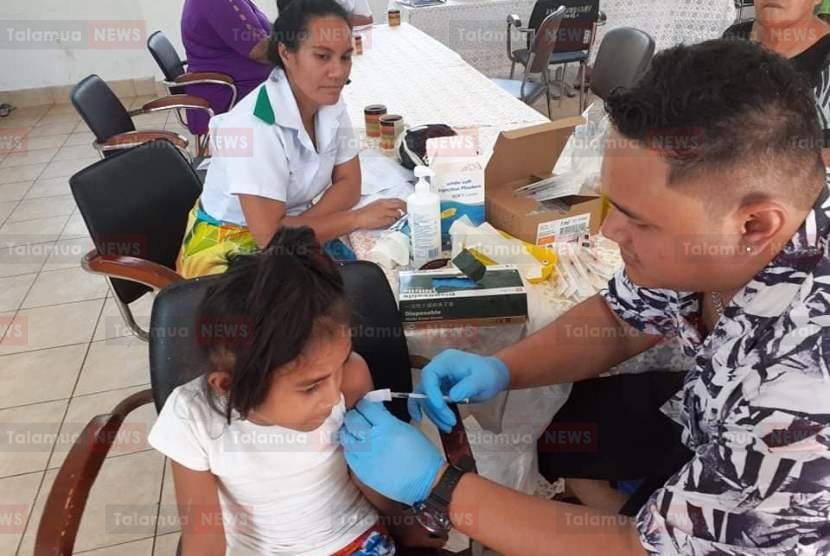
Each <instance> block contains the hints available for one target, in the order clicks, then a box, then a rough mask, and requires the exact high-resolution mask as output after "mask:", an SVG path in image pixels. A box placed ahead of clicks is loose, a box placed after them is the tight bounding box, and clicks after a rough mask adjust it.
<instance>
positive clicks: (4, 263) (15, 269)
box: [0, 236, 51, 278]
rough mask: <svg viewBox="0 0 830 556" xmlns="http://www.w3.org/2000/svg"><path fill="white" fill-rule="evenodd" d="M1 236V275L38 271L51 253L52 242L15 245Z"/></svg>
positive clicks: (16, 274)
mask: <svg viewBox="0 0 830 556" xmlns="http://www.w3.org/2000/svg"><path fill="white" fill-rule="evenodd" d="M9 237H10V236H5V238H0V277H4V278H5V277H7V276H19V275H21V274H31V273H33V272H38V271H39V270H40V269H41V267H42V266H43V263H44V261H46V257H47V256H48V255H49V253H50V245H51V243H42V244H32V245H15V244H11V243H9V244H7V243H6V242H5V241H4V239H8V238H9Z"/></svg>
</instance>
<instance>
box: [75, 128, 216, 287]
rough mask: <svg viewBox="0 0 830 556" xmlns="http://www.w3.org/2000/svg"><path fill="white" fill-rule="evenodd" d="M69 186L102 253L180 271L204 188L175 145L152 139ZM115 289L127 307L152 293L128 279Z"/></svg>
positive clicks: (92, 168)
mask: <svg viewBox="0 0 830 556" xmlns="http://www.w3.org/2000/svg"><path fill="white" fill-rule="evenodd" d="M69 186H70V188H71V189H72V195H73V196H74V197H75V202H76V203H77V204H78V209H79V210H80V212H81V216H83V219H84V222H85V223H86V227H87V229H88V230H89V235H90V236H91V237H92V241H93V243H94V244H95V248H96V250H97V251H98V253H99V254H101V255H125V256H131V257H138V258H141V259H146V260H148V261H152V262H154V263H158V264H160V265H163V266H166V267H168V268H171V269H174V268H175V265H176V257H177V256H178V253H179V249H180V248H181V245H182V238H183V237H184V232H185V226H186V225H187V216H188V213H189V211H190V209H191V208H193V205H194V204H195V202H196V199H197V198H198V197H199V195H200V194H201V192H202V184H201V182H200V181H199V178H198V176H196V173H195V172H194V171H193V168H192V167H191V166H190V164H189V163H188V162H187V160H186V159H185V158H184V156H182V154H181V152H179V150H178V149H177V148H176V147H174V146H173V145H172V144H171V143H169V142H168V141H152V142H150V143H145V144H143V145H140V146H138V147H135V148H134V149H129V150H127V151H124V152H122V153H120V154H118V155H117V156H112V157H109V158H105V159H103V160H100V161H98V162H96V163H95V164H93V165H92V166H89V167H88V168H84V169H83V170H81V171H80V172H78V173H77V174H75V175H74V176H72V177H71V178H69ZM112 285H113V289H114V290H115V295H117V296H118V298H119V299H120V300H121V301H122V302H124V303H131V302H133V301H135V300H136V299H138V298H139V297H141V296H142V295H144V294H145V293H147V292H148V291H150V288H148V287H146V286H143V285H141V284H137V283H135V282H128V281H126V280H119V279H113V280H112Z"/></svg>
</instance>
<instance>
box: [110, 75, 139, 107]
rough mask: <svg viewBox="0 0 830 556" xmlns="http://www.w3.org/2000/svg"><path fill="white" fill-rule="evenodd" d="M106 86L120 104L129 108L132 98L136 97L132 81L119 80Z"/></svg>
mask: <svg viewBox="0 0 830 556" xmlns="http://www.w3.org/2000/svg"><path fill="white" fill-rule="evenodd" d="M107 85H109V87H110V89H112V92H113V93H115V96H117V97H118V98H119V99H121V102H123V103H124V106H129V105H130V103H132V100H133V98H134V97H135V95H136V92H135V84H134V83H133V80H132V79H120V80H117V81H108V82H107Z"/></svg>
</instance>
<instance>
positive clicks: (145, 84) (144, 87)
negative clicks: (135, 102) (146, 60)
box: [133, 77, 156, 99]
mask: <svg viewBox="0 0 830 556" xmlns="http://www.w3.org/2000/svg"><path fill="white" fill-rule="evenodd" d="M133 83H134V85H135V94H136V95H138V96H139V98H141V97H144V98H150V99H153V98H156V80H155V79H154V78H152V77H143V78H139V79H134V80H133Z"/></svg>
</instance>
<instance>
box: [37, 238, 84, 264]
mask: <svg viewBox="0 0 830 556" xmlns="http://www.w3.org/2000/svg"><path fill="white" fill-rule="evenodd" d="M93 247H94V244H93V243H92V240H91V239H90V238H88V237H80V238H75V239H67V240H64V241H58V242H55V244H54V245H53V246H52V248H51V251H50V253H49V257H48V258H47V259H46V264H45V265H43V268H42V269H41V272H50V271H52V270H62V269H65V268H79V267H80V266H81V258H82V257H83V256H84V255H86V254H87V253H88V252H89V251H90V250H92V248H93Z"/></svg>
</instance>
